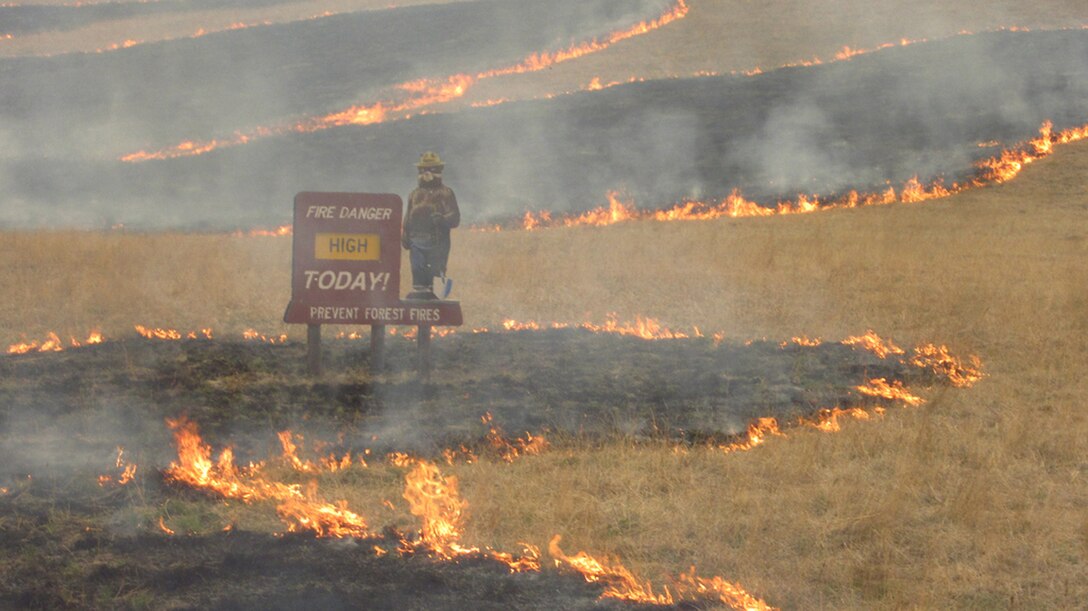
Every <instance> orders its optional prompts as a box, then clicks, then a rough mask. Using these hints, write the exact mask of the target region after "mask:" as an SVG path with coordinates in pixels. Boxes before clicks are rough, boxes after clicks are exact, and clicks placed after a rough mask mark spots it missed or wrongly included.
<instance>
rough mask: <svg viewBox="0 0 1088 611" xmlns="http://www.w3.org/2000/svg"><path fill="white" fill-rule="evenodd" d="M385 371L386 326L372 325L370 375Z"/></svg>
mask: <svg viewBox="0 0 1088 611" xmlns="http://www.w3.org/2000/svg"><path fill="white" fill-rule="evenodd" d="M382 369H385V325H370V373H371V374H372V375H374V374H378V373H380V372H381V370H382Z"/></svg>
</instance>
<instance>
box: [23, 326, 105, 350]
mask: <svg viewBox="0 0 1088 611" xmlns="http://www.w3.org/2000/svg"><path fill="white" fill-rule="evenodd" d="M101 343H102V332H101V331H98V330H97V329H96V330H94V331H91V333H90V334H89V335H88V336H87V339H85V340H83V341H82V342H81V341H80V340H78V339H76V338H75V337H71V336H69V338H68V346H69V347H71V348H79V347H80V346H84V345H86V346H90V345H92V344H101ZM64 349H65V345H64V341H63V340H61V339H60V337H59V336H58V335H57V334H56V333H55V332H53V331H50V332H49V333H47V334H46V336H45V339H43V340H42V341H40V342H39V341H37V340H32V341H29V342H27V341H23V342H17V343H14V344H11V345H10V346H8V354H27V353H29V352H60V351H62V350H64Z"/></svg>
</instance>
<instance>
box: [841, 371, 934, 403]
mask: <svg viewBox="0 0 1088 611" xmlns="http://www.w3.org/2000/svg"><path fill="white" fill-rule="evenodd" d="M854 389H855V390H857V391H858V392H860V393H861V394H863V395H868V396H870V397H880V398H883V399H891V400H893V401H902V402H903V403H906V404H907V405H912V406H917V405H921V404H923V403H925V399H923V398H921V397H919V396H916V395H913V394H911V393H910V392H909V391H908V390H907V389H906V388H905V387H904V386H903V383H902V382H900V381H899V380H892V381H891V382H888V380H886V379H885V378H873V379H871V380H869V384H868V385H864V384H863V385H861V386H855V387H854Z"/></svg>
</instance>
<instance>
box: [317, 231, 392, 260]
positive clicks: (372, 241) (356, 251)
mask: <svg viewBox="0 0 1088 611" xmlns="http://www.w3.org/2000/svg"><path fill="white" fill-rule="evenodd" d="M381 252H382V239H381V236H379V235H378V234H376V233H319V234H317V235H316V236H315V239H314V257H315V258H317V259H334V260H337V261H377V260H378V259H379V258H380V257H379V255H381Z"/></svg>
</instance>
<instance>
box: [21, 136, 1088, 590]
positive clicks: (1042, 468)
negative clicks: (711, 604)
mask: <svg viewBox="0 0 1088 611" xmlns="http://www.w3.org/2000/svg"><path fill="white" fill-rule="evenodd" d="M1086 176H1088V144H1083V143H1082V144H1077V145H1069V146H1067V147H1064V148H1062V149H1060V150H1059V151H1058V153H1057V154H1056V155H1054V156H1053V157H1051V158H1048V159H1046V160H1043V161H1041V162H1038V163H1036V164H1035V165H1033V166H1032V167H1030V168H1028V170H1027V171H1025V172H1024V174H1023V175H1022V177H1021V178H1020V179H1018V180H1016V181H1014V182H1012V183H1009V184H1007V185H1005V186H1001V187H996V188H991V189H985V190H978V191H973V192H968V193H966V194H963V195H960V196H958V197H955V198H950V199H947V200H943V201H937V202H930V203H926V204H919V205H912V206H902V205H900V206H891V207H885V208H873V209H863V210H853V211H839V212H829V213H820V214H813V215H808V216H798V217H783V218H773V219H738V220H723V221H715V222H696V223H666V224H656V223H631V224H624V225H619V226H614V227H609V228H599V229H598V228H582V229H571V230H545V231H541V232H536V233H524V232H509V233H498V234H492V233H474V232H469V231H460V232H458V235H457V236H456V238H457V243H456V247H455V251H454V261H453V262H452V269H454V270H457V276H458V282H459V287H460V295H461V298H462V299H463V301H464V307H465V310H466V316H467V319H468V322H469V324H470V325H480V324H484V325H492V326H494V325H496V324H497V323H498V322H500V321H501V319H502V318H504V317H512V318H518V319H530V318H533V319H541V320H560V321H572V320H575V321H576V320H582V319H584V318H586V317H588V318H590V319H592V320H600V319H602V318H603V317H604V315H605V313H606V312H607V311H615V312H617V313H618V314H619V316H620V318H633V317H634V315H636V314H642V315H648V316H654V317H658V318H660V319H662V320H663V321H664V322H666V323H668V324H671V325H674V326H690V325H699V326H701V327H702V328H704V329H715V330H716V329H722V330H725V331H726V332H727V333H728V334H729V335H730V336H732V337H751V336H763V335H766V336H769V337H775V338H779V337H789V336H791V335H795V334H799V333H806V334H809V335H819V336H824V337H829V338H840V337H842V336H844V335H846V334H850V333H856V332H860V331H863V330H865V329H866V328H869V327H872V328H874V329H876V330H878V331H879V332H880V333H882V334H885V335H890V336H892V337H893V338H895V339H896V340H897V341H899V342H900V343H904V344H909V343H911V342H921V341H928V340H933V341H941V342H949V343H950V344H951V345H952V346H953V347H954V348H955V349H956V350H957V351H959V352H961V353H967V352H973V353H977V354H979V355H980V356H981V357H982V358H983V359H984V361H985V363H986V366H987V370H988V372H989V373H990V377H988V378H987V379H985V380H984V381H983V382H982V383H980V384H979V385H978V386H976V387H975V388H973V389H970V390H952V391H948V392H946V393H943V394H940V395H936V396H933V395H931V396H930V399H931V401H930V403H929V404H928V405H927V406H925V407H923V408H920V409H914V410H903V411H894V412H891V413H889V414H888V415H887V416H885V417H884V418H883V419H881V420H879V421H875V422H868V423H856V424H851V425H849V426H847V428H846V430H845V431H843V432H841V433H838V434H834V435H827V434H822V433H816V432H798V433H794V434H792V435H791V436H790V437H789V438H788V439H774V440H772V442H771V443H769V444H768V445H767V446H765V447H762V448H760V449H759V450H757V451H754V452H749V453H746V454H741V455H730V456H723V455H719V454H716V453H714V452H711V451H704V450H698V449H696V450H692V451H690V452H688V453H686V454H680V455H677V454H676V453H675V451H674V449H673V448H669V447H642V446H631V445H627V444H622V443H621V444H613V445H606V446H604V447H581V448H575V449H565V450H559V451H556V452H554V453H551V454H546V455H545V456H542V457H536V458H529V459H524V460H522V461H520V462H518V463H515V464H514V465H512V466H507V465H502V464H488V463H484V464H480V465H475V466H472V467H461V468H457V469H455V471H456V472H457V473H458V474H459V476H460V477H461V479H462V483H463V490H464V494H465V497H466V498H467V499H468V500H469V501H470V503H471V509H470V513H471V518H470V524H469V527H470V531H469V533H468V537H469V539H470V541H471V542H473V543H481V544H492V545H495V546H497V547H499V548H503V549H517V542H518V541H523V540H524V541H530V542H533V543H536V544H538V545H542V544H544V543H545V542H546V541H547V540H548V538H549V537H550V536H551V535H553V534H555V533H562V534H564V537H565V538H564V545H565V546H566V547H567V548H568V551H569V550H573V549H588V550H591V551H593V552H597V553H604V552H608V553H616V554H619V555H620V556H622V557H623V558H624V559H625V560H627V561H628V562H629V563H630V564H631V565H633V566H634V567H635V568H637V569H638V570H639V571H641V572H642V573H644V574H646V575H647V576H655V577H656V576H659V575H660V574H662V573H665V572H676V571H678V570H683V569H686V567H687V566H688V565H689V564H691V563H694V564H695V565H696V566H698V567H699V569H700V571H701V572H703V573H717V574H722V575H725V576H727V577H729V578H730V579H735V580H738V581H740V582H741V583H743V584H744V585H745V586H746V587H748V588H749V589H751V590H753V591H754V592H757V593H759V594H760V595H762V596H765V597H766V598H767V599H768V600H770V601H771V602H773V603H776V604H780V605H784V606H788V607H803V608H808V607H850V608H898V607H903V606H912V605H918V606H921V607H942V606H947V605H950V604H951V605H953V606H959V607H968V608H994V607H1021V606H1043V607H1057V608H1062V607H1064V608H1071V607H1075V606H1077V605H1078V604H1079V603H1080V602H1082V601H1083V600H1086V599H1088V583H1086V582H1085V581H1084V579H1083V575H1084V572H1085V569H1086V565H1088V523H1086V520H1085V517H1084V516H1085V515H1086V512H1085V509H1086V508H1088V485H1086V483H1085V482H1086V479H1085V478H1086V477H1088V463H1086V462H1085V458H1084V457H1085V456H1088V442H1086V436H1085V432H1086V431H1088V422H1086V416H1085V413H1084V410H1083V406H1084V405H1085V400H1086V398H1088V383H1086V382H1085V381H1084V379H1083V377H1082V376H1081V375H1080V373H1081V372H1080V369H1081V367H1082V365H1083V364H1084V363H1085V362H1088V349H1086V347H1085V345H1084V341H1083V338H1084V337H1086V336H1088V334H1086V332H1088V267H1086V265H1085V263H1086V261H1088V231H1086V229H1085V227H1086V226H1088V224H1086V223H1085V220H1084V219H1085V215H1086V214H1088V207H1086V205H1085V203H1084V202H1085V197H1084V196H1085V194H1086V193H1088V180H1086V179H1085V177H1086ZM0 249H2V250H3V254H2V256H3V257H4V259H5V261H7V262H8V263H9V264H8V265H7V266H6V268H5V269H4V271H3V272H2V274H0V283H2V284H3V285H4V286H7V287H12V288H11V289H9V290H8V291H7V292H6V293H5V295H6V298H5V299H4V301H3V302H2V304H0V307H2V310H0V323H2V325H3V327H2V329H3V331H2V333H3V335H4V336H5V337H10V338H12V339H17V336H18V335H19V332H20V331H26V332H28V333H29V334H30V335H31V336H34V335H35V334H36V333H40V332H44V331H45V330H49V329H56V330H58V331H63V332H64V333H72V334H76V335H78V334H80V333H82V332H84V331H85V330H86V329H87V328H89V327H91V326H95V325H101V327H102V328H103V330H104V331H105V332H106V334H107V336H119V335H123V334H126V333H130V331H129V329H130V325H131V324H132V323H133V322H143V323H145V324H162V325H167V324H170V325H173V326H176V327H179V328H198V327H201V326H208V325H212V326H215V327H216V329H217V331H219V330H220V329H222V331H223V332H224V333H226V334H230V333H233V332H239V331H240V329H241V328H243V327H246V326H253V327H257V328H258V329H261V330H266V331H269V332H272V331H276V330H277V329H278V327H277V324H278V323H277V321H278V320H279V316H280V313H281V311H282V307H283V306H284V304H285V303H286V301H287V298H288V291H287V286H288V273H289V272H288V268H289V249H290V240H288V239H275V238H232V237H224V236H199V235H143V236H141V235H97V234H75V233H64V234H4V235H3V239H2V241H0ZM292 331H293V332H294V334H295V336H296V337H299V336H300V334H299V333H298V329H293V330H292ZM347 487H348V488H350V486H347ZM396 487H397V486H396V485H395V484H389V483H387V488H386V490H387V493H386V496H387V497H388V496H392V497H393V500H396V499H397V498H398V493H397V491H396ZM341 496H348V495H341ZM364 504H365V505H366V506H370V505H374V503H370V502H367V503H364ZM361 510H362V511H363V512H364V513H367V512H368V511H370V512H372V513H373V512H375V511H379V512H380V511H383V510H380V509H379V508H378V507H377V506H375V507H373V508H372V509H367V508H362V509H361ZM375 515H376V516H377V514H375ZM402 519H404V518H403V517H402Z"/></svg>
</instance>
